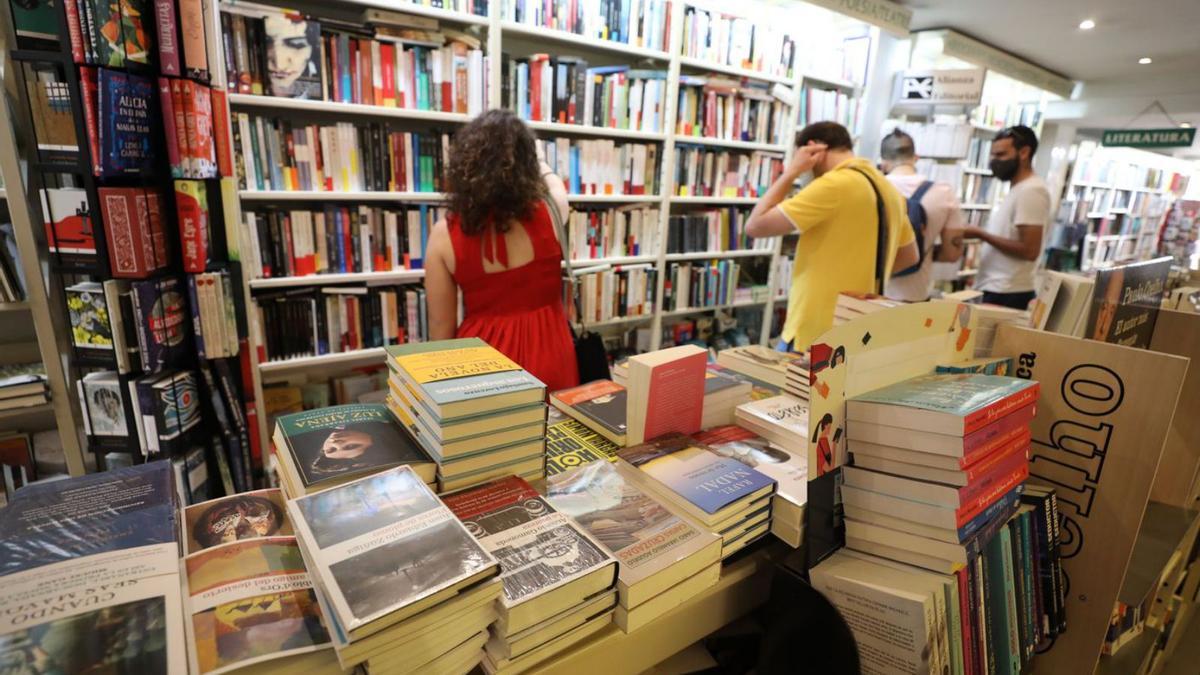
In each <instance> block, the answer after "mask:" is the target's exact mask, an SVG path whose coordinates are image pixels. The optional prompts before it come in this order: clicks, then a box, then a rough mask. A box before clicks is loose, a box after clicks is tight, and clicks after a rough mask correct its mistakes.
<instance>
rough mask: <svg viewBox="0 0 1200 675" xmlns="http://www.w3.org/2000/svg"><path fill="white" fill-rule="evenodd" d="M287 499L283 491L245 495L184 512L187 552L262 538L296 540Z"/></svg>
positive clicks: (215, 501)
mask: <svg viewBox="0 0 1200 675" xmlns="http://www.w3.org/2000/svg"><path fill="white" fill-rule="evenodd" d="M286 502H287V499H286V498H285V497H284V496H283V492H282V491H280V490H279V488H270V489H267V490H255V491H254V492H242V493H239V494H235V495H229V496H228V497H221V498H220V499H212V500H209V501H206V502H203V503H200V504H193V505H192V506H189V507H187V508H185V509H184V510H183V531H184V534H183V546H184V548H183V552H184V555H190V554H192V553H196V552H197V551H202V550H205V549H210V548H213V547H216V546H221V545H223V544H229V543H231V542H235V541H245V540H247V539H259V538H262V537H290V536H294V534H295V533H294V531H293V529H292V522H291V521H290V520H288V517H287V508H286Z"/></svg>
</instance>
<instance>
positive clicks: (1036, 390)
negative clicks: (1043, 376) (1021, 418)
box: [963, 382, 1042, 434]
mask: <svg viewBox="0 0 1200 675" xmlns="http://www.w3.org/2000/svg"><path fill="white" fill-rule="evenodd" d="M1041 387H1042V385H1041V383H1038V382H1034V383H1033V386H1030V387H1026V388H1025V389H1022V390H1021V391H1018V392H1016V393H1015V394H1012V395H1010V396H1006V397H1004V398H1002V399H1000V400H999V401H996V402H995V403H992V404H991V405H989V406H987V407H985V408H980V409H979V410H976V411H974V412H972V413H970V414H969V415H967V416H966V417H965V418H964V419H963V433H964V434H969V433H971V432H973V431H978V430H980V429H982V428H983V427H985V426H987V425H989V424H991V423H992V422H995V421H996V420H999V419H1000V418H1002V417H1004V416H1005V415H1008V414H1010V413H1013V412H1015V411H1017V410H1019V409H1021V408H1024V407H1025V406H1027V405H1031V404H1033V403H1036V402H1037V400H1038V394H1040V393H1041Z"/></svg>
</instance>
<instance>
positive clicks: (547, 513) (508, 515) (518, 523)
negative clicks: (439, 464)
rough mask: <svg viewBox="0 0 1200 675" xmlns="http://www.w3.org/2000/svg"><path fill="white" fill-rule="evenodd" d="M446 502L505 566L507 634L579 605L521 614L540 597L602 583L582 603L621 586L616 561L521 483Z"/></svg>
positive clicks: (512, 479)
mask: <svg viewBox="0 0 1200 675" xmlns="http://www.w3.org/2000/svg"><path fill="white" fill-rule="evenodd" d="M442 500H443V501H445V503H446V506H448V507H449V508H450V510H451V511H453V512H454V515H455V516H456V517H458V519H459V520H461V521H462V523H463V525H465V526H466V528H467V531H468V532H470V533H471V534H472V536H474V537H475V538H476V539H477V540H478V541H479V544H480V545H481V546H483V547H484V548H485V549H487V550H488V552H489V553H491V554H492V555H493V556H495V557H496V559H497V560H498V561H499V562H500V570H501V572H500V578H501V580H502V581H503V583H504V596H503V599H502V602H503V604H504V608H505V610H507V617H508V618H507V620H506V623H505V632H506V633H509V634H511V633H515V632H517V631H519V630H521V629H523V628H525V627H527V625H532V624H533V623H537V621H539V620H541V619H545V618H548V617H549V616H553V615H554V614H557V613H558V611H562V610H563V609H567V608H568V607H570V606H573V605H574V604H575V603H574V602H570V603H565V604H564V605H563V606H556V607H554V608H542V609H543V611H542V612H540V613H539V612H536V611H521V610H518V609H517V608H518V607H520V606H522V605H523V604H525V603H531V604H532V603H533V602H534V601H536V600H537V599H538V598H539V596H547V595H548V594H551V593H552V592H554V591H555V590H557V589H560V588H563V587H565V586H567V585H568V584H573V583H574V582H577V581H578V582H580V583H581V584H582V583H584V582H585V580H588V581H593V580H598V581H599V588H595V589H591V591H590V592H589V591H586V590H580V592H579V593H578V595H579V598H578V599H581V598H583V597H588V596H590V595H592V593H593V592H596V591H599V590H602V589H603V588H609V587H611V586H612V584H613V582H614V581H616V578H615V577H616V563H615V561H614V560H613V558H612V556H610V555H609V554H608V552H606V551H604V550H603V549H602V548H601V547H600V546H598V545H597V544H596V543H594V542H593V541H592V540H591V539H590V538H589V537H588V536H587V535H586V534H584V532H583V531H582V530H580V529H579V526H578V525H576V524H575V523H574V522H573V521H572V520H571V519H569V518H567V517H566V516H565V515H563V514H561V513H559V512H558V511H556V510H555V509H554V507H552V506H551V505H550V504H549V503H548V502H547V501H546V500H545V499H544V498H543V497H542V496H541V495H539V494H538V493H537V492H536V491H534V489H533V488H532V487H530V485H529V483H526V482H525V481H524V480H522V479H521V478H518V477H516V476H509V477H508V478H501V479H498V480H494V481H491V482H489V483H484V484H483V485H479V486H477V487H473V488H467V489H465V490H461V491H459V492H455V493H452V494H448V495H444V496H443V497H442ZM605 570H607V571H605ZM571 590H573V589H571ZM563 592H564V593H568V592H569V591H568V590H566V589H564V591H563ZM515 615H519V618H517V616H515Z"/></svg>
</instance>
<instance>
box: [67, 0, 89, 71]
mask: <svg viewBox="0 0 1200 675" xmlns="http://www.w3.org/2000/svg"><path fill="white" fill-rule="evenodd" d="M63 6H64V7H65V8H66V12H67V35H68V37H69V39H70V40H71V60H72V61H74V62H75V63H83V62H84V61H85V60H86V59H85V58H84V54H83V31H81V30H80V28H79V5H78V4H76V0H64V2H63Z"/></svg>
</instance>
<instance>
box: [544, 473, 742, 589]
mask: <svg viewBox="0 0 1200 675" xmlns="http://www.w3.org/2000/svg"><path fill="white" fill-rule="evenodd" d="M624 471H628V469H627V468H623V467H621V466H620V465H616V464H609V463H608V462H593V463H592V464H589V465H587V466H582V467H578V468H576V469H573V470H571V471H568V472H566V473H560V474H557V475H556V476H554V477H553V478H548V479H547V480H546V498H547V499H548V500H549V501H550V503H551V504H553V505H554V506H555V508H557V509H559V511H561V512H562V513H565V514H567V515H569V516H571V517H572V518H574V519H575V521H576V522H578V523H579V524H580V525H582V526H583V527H584V528H585V529H586V530H587V531H588V532H590V533H591V535H592V536H593V537H595V538H596V539H598V540H600V543H602V544H604V545H605V546H606V547H608V550H610V551H612V553H613V555H614V556H615V557H616V559H617V561H618V562H619V563H620V565H621V567H620V571H619V572H620V580H621V585H622V587H624V588H625V589H626V590H625V591H624V593H625V594H627V593H628V589H629V588H630V587H633V586H635V585H636V584H637V583H638V582H640V581H642V580H643V579H646V578H648V577H650V576H652V575H654V574H657V573H659V572H662V571H663V570H665V569H666V568H668V567H670V566H671V565H673V564H675V563H677V562H680V561H681V560H683V559H685V558H688V557H690V556H693V555H700V556H701V557H703V558H704V560H703V561H702V562H701V563H700V564H699V565H698V566H697V567H698V568H699V567H703V566H704V565H707V564H711V563H714V562H716V561H717V560H719V559H720V556H721V544H720V542H721V538H720V537H718V536H717V535H714V534H713V533H711V532H709V531H708V530H705V529H704V528H703V527H701V526H700V525H699V524H698V523H695V522H694V521H692V520H691V519H690V518H687V517H686V516H682V515H680V514H678V513H676V512H674V511H672V510H671V508H670V507H668V506H667V505H666V504H664V503H663V502H662V501H660V500H659V499H657V498H656V497H654V496H653V495H652V494H651V493H649V492H647V491H645V490H643V489H641V488H640V487H638V486H637V484H636V483H634V482H632V481H630V480H629V479H628V478H627V477H626V476H625V475H624ZM706 550H707V553H708V555H704V554H703V553H702V552H704V551H706Z"/></svg>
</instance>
